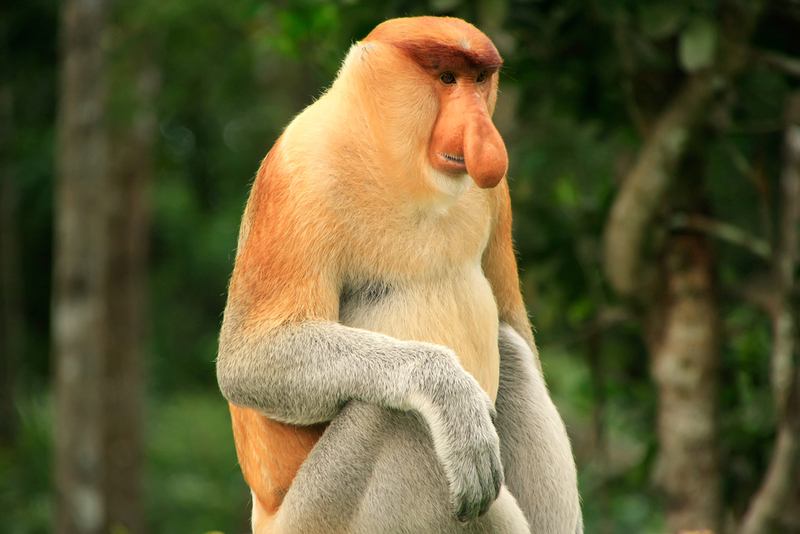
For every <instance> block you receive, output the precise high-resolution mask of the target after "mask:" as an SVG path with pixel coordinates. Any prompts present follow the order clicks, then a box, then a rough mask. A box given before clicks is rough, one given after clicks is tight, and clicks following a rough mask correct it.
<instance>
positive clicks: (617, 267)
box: [604, 73, 714, 299]
mask: <svg viewBox="0 0 800 534" xmlns="http://www.w3.org/2000/svg"><path fill="white" fill-rule="evenodd" d="M713 95H714V83H713V79H712V76H711V75H710V74H709V73H700V74H695V75H693V76H691V77H690V78H689V79H688V81H687V82H686V83H685V85H684V86H683V88H682V89H681V91H680V93H679V94H678V96H677V97H676V98H675V100H674V101H673V102H672V103H671V104H670V105H669V106H668V107H667V109H666V110H665V111H664V112H663V113H662V114H661V116H660V117H659V118H658V120H657V121H656V124H655V128H654V129H653V131H652V135H651V136H650V137H649V139H647V141H646V142H645V145H644V147H643V148H642V149H641V150H640V151H639V156H638V158H637V160H636V163H635V164H634V166H633V168H632V169H631V171H630V172H629V173H628V176H627V177H626V178H625V181H624V182H623V184H622V189H621V190H620V192H619V193H618V194H617V196H616V200H615V202H614V205H613V206H612V208H611V213H610V215H609V219H608V222H607V223H606V228H605V235H604V238H605V247H604V248H605V250H604V252H605V271H606V274H607V275H608V279H609V282H610V283H611V285H612V287H613V288H614V289H615V290H616V291H617V292H618V293H619V294H620V295H621V296H623V297H624V298H628V299H632V298H635V297H636V295H637V293H638V291H639V289H640V288H642V287H644V286H646V284H647V279H648V278H649V275H648V274H646V273H643V272H642V270H643V268H642V257H641V249H642V245H643V243H644V240H645V236H646V235H647V231H648V230H649V228H650V226H651V224H652V222H653V220H654V219H655V216H656V212H657V210H658V208H659V207H660V205H661V204H662V201H663V199H664V195H665V194H666V192H667V191H668V189H669V186H670V185H671V183H672V173H673V171H674V169H675V167H676V166H677V164H678V162H679V161H680V159H681V157H682V156H683V153H684V150H685V148H686V142H687V141H688V139H689V134H690V132H691V130H692V128H693V127H694V126H695V125H696V124H697V123H698V122H699V121H700V120H701V119H702V117H703V116H704V114H703V113H702V111H703V108H705V107H706V106H707V104H708V103H709V102H710V100H711V98H712V97H713Z"/></svg>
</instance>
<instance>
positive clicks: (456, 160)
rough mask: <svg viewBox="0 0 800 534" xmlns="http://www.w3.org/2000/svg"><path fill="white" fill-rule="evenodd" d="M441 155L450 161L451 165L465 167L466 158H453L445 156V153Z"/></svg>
mask: <svg viewBox="0 0 800 534" xmlns="http://www.w3.org/2000/svg"><path fill="white" fill-rule="evenodd" d="M439 155H440V156H442V157H443V158H444V159H445V160H447V161H449V162H450V163H455V164H456V165H464V156H451V155H450V154H444V153H443V152H439Z"/></svg>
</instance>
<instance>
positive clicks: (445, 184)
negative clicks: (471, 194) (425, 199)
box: [428, 167, 474, 208]
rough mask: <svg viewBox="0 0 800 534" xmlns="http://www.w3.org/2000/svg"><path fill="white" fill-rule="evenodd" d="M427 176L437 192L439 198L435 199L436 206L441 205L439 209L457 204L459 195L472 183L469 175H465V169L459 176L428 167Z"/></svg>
mask: <svg viewBox="0 0 800 534" xmlns="http://www.w3.org/2000/svg"><path fill="white" fill-rule="evenodd" d="M428 174H429V175H430V177H431V182H432V183H433V186H434V188H435V189H436V191H438V192H439V198H437V199H436V200H437V201H438V202H437V204H443V206H441V207H446V208H448V207H450V206H452V205H453V204H455V203H456V202H458V199H459V198H461V195H463V194H464V193H465V192H466V191H467V189H469V188H470V187H471V186H472V184H473V183H474V182H473V181H472V178H471V177H470V175H469V174H467V171H466V169H465V170H464V172H463V173H460V174H445V173H443V172H441V171H437V170H436V169H434V168H433V167H430V168H429V169H428Z"/></svg>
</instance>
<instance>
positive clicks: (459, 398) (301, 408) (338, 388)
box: [217, 322, 503, 520]
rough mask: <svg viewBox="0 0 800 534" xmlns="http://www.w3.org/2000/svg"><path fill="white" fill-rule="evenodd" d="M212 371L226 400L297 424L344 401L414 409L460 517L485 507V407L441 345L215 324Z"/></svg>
mask: <svg viewBox="0 0 800 534" xmlns="http://www.w3.org/2000/svg"><path fill="white" fill-rule="evenodd" d="M229 326H230V325H228V327H229ZM217 375H218V380H219V384H220V389H221V390H222V393H223V395H225V397H226V398H227V399H228V400H229V401H231V402H232V403H233V404H236V405H238V406H242V407H247V408H252V409H255V410H257V411H259V412H261V413H263V414H265V415H267V416H269V417H271V418H274V419H276V420H278V421H282V422H286V423H292V424H297V425H308V424H313V423H318V422H322V421H331V420H332V419H333V418H335V417H336V415H337V414H338V413H339V411H340V410H341V408H342V407H343V406H344V405H345V403H347V402H348V401H349V400H352V399H359V400H362V401H364V402H367V403H370V404H375V405H377V406H381V407H385V408H395V409H400V410H416V411H418V412H419V413H420V414H421V415H422V416H423V418H424V419H425V421H426V423H427V424H428V427H429V429H430V432H431V438H432V439H433V445H434V448H435V450H436V454H437V456H438V457H439V460H440V462H441V464H442V467H443V469H444V471H445V474H446V476H447V480H448V483H449V485H450V491H451V499H452V505H453V511H454V512H455V513H456V514H457V515H458V516H459V517H461V518H463V520H471V519H474V518H475V517H477V516H478V515H480V514H482V513H484V512H485V511H486V510H487V509H488V508H489V505H490V504H491V503H492V502H493V501H494V499H495V498H496V497H497V494H498V492H499V491H500V486H501V484H502V482H503V472H502V466H501V464H500V449H499V443H498V438H497V433H496V432H495V429H494V425H493V424H492V421H491V415H490V414H491V413H493V411H494V408H493V406H492V404H491V401H490V400H489V397H488V395H486V393H485V392H484V391H483V390H482V389H481V387H480V385H479V384H478V382H477V381H476V380H475V379H474V378H473V377H472V376H471V375H469V374H468V373H467V372H466V371H464V369H463V368H461V366H460V364H459V363H458V360H457V357H456V355H455V354H454V353H453V352H452V351H450V350H449V349H447V348H445V347H440V346H437V345H432V344H428V343H418V342H410V341H400V340H397V339H394V338H391V337H389V336H385V335H382V334H377V333H374V332H369V331H366V330H360V329H356V328H350V327H346V326H343V325H341V324H338V323H332V322H330V323H329V322H312V323H304V324H300V325H295V326H285V327H283V328H281V329H280V330H279V331H277V332H273V333H271V334H270V335H268V336H266V335H265V336H261V337H259V336H253V335H252V334H251V335H250V336H248V335H244V334H243V332H242V331H241V329H238V330H237V329H231V330H227V328H226V325H223V329H222V334H221V336H220V352H219V358H218V360H217Z"/></svg>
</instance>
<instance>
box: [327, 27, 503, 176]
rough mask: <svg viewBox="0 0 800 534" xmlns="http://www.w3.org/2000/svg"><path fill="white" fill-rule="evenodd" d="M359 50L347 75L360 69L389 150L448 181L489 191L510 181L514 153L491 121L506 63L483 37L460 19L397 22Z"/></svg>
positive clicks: (374, 33)
mask: <svg viewBox="0 0 800 534" xmlns="http://www.w3.org/2000/svg"><path fill="white" fill-rule="evenodd" d="M357 47H358V49H357ZM354 51H355V55H356V56H357V57H352V56H353V55H354V54H353V52H351V57H352V59H351V57H348V60H347V61H346V63H345V68H347V64H348V63H357V64H358V65H353V67H354V68H356V69H358V70H359V72H360V74H359V77H361V78H362V79H363V80H364V81H366V82H367V83H366V85H367V86H369V88H367V87H365V86H362V88H361V90H362V91H363V92H361V96H362V105H366V106H373V107H374V108H377V109H373V110H372V112H371V114H372V116H377V117H380V121H382V123H381V124H379V125H378V126H377V127H378V128H383V130H384V133H385V135H384V138H386V137H388V139H389V141H388V144H390V145H393V146H395V147H401V149H402V150H401V151H402V152H404V153H405V155H406V157H409V156H410V157H411V158H413V159H416V161H415V163H417V164H419V165H420V166H424V167H427V168H428V169H430V168H432V169H433V170H434V171H438V173H439V174H441V175H444V176H445V177H446V178H445V179H448V180H449V179H453V180H458V179H460V178H463V177H465V176H466V175H469V176H470V177H471V178H472V180H474V182H475V183H476V184H477V185H478V186H479V187H481V188H489V187H494V186H496V185H497V184H498V183H499V182H500V180H502V179H503V177H504V176H505V174H506V170H507V168H508V154H507V153H506V147H505V144H504V143H503V140H502V138H501V137H500V134H499V133H498V131H497V129H496V128H495V126H494V124H493V123H492V119H491V116H492V113H493V112H494V106H495V102H496V100H497V78H498V71H499V69H500V66H501V64H502V62H503V60H502V59H501V58H500V55H499V54H498V53H497V49H496V48H495V47H494V45H493V44H492V42H491V41H490V40H489V38H488V37H486V36H485V35H484V34H483V33H482V32H481V31H480V30H478V29H477V28H475V27H474V26H472V25H471V24H468V23H467V22H464V21H463V20H459V19H454V18H439V17H416V18H401V19H393V20H389V21H386V22H384V23H382V24H380V25H379V26H378V27H376V28H375V29H374V30H373V31H372V32H371V33H370V34H369V35H368V36H367V37H366V38H365V39H364V40H363V41H361V42H360V43H358V44H357V45H355V46H354ZM344 70H345V69H343V71H344ZM364 95H367V96H366V97H365V96H364ZM370 100H372V102H369V101H370ZM423 158H424V160H423Z"/></svg>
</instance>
